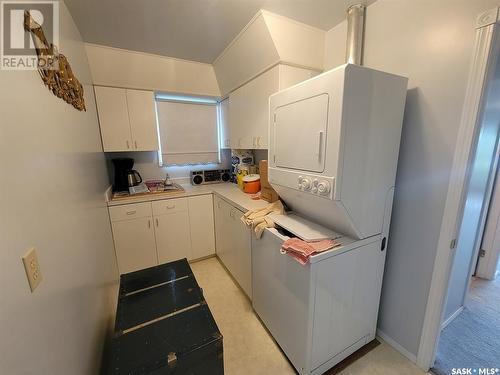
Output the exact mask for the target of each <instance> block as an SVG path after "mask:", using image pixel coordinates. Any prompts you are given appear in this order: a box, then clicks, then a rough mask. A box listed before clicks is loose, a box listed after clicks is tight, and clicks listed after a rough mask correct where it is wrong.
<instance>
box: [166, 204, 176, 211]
mask: <svg viewBox="0 0 500 375" xmlns="http://www.w3.org/2000/svg"><path fill="white" fill-rule="evenodd" d="M172 208H175V204H174V205H171V206H167V210H171V209H172Z"/></svg>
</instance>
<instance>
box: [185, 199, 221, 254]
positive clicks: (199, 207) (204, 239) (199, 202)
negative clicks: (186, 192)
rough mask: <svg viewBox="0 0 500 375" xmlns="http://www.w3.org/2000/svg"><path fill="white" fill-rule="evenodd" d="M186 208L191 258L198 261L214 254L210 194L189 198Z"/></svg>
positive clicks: (212, 206) (212, 211) (212, 208)
mask: <svg viewBox="0 0 500 375" xmlns="http://www.w3.org/2000/svg"><path fill="white" fill-rule="evenodd" d="M188 208H189V229H190V232H191V256H192V258H193V259H198V258H203V257H206V256H209V255H213V254H215V232H214V203H213V198H212V194H210V195H198V196H196V197H189V199H188Z"/></svg>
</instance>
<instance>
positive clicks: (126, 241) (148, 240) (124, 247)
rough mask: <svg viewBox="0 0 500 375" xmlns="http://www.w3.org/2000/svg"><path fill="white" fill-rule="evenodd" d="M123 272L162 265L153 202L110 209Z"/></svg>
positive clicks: (116, 246)
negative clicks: (159, 257)
mask: <svg viewBox="0 0 500 375" xmlns="http://www.w3.org/2000/svg"><path fill="white" fill-rule="evenodd" d="M110 216H111V222H112V223H111V224H112V228H113V238H114V241H115V251H116V259H117V261H118V269H119V271H120V274H122V273H127V272H132V271H137V270H139V269H142V268H148V267H152V266H155V265H157V264H158V257H157V255H156V244H155V232H154V228H153V218H152V217H151V207H150V204H149V203H139V204H133V205H127V206H117V207H112V208H110Z"/></svg>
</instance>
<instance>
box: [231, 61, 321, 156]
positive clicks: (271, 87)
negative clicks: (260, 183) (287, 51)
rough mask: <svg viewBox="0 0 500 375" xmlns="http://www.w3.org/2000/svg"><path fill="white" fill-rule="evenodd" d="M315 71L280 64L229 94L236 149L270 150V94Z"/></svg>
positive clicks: (232, 136)
mask: <svg viewBox="0 0 500 375" xmlns="http://www.w3.org/2000/svg"><path fill="white" fill-rule="evenodd" d="M313 75H314V72H313V71H311V70H308V69H302V68H295V67H291V66H287V65H276V66H275V67H274V68H272V69H269V70H268V71H267V72H264V73H263V74H261V75H259V76H257V77H256V78H254V79H253V80H251V81H250V82H248V83H247V84H245V85H243V86H241V87H240V88H238V89H237V90H235V91H233V92H232V93H231V94H230V95H229V128H230V145H231V148H236V149H239V148H241V149H267V148H268V131H269V130H268V129H269V96H271V95H272V94H274V93H276V92H278V91H279V90H282V89H285V88H287V87H290V86H292V85H294V84H296V83H299V82H302V81H304V80H306V79H309V78H311V77H312V76H313Z"/></svg>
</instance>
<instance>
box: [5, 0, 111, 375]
mask: <svg viewBox="0 0 500 375" xmlns="http://www.w3.org/2000/svg"><path fill="white" fill-rule="evenodd" d="M60 6H61V18H60V21H61V40H60V46H59V47H60V50H61V51H62V52H63V53H64V54H65V55H66V56H67V57H68V59H69V62H70V63H71V66H72V68H73V71H74V73H75V74H76V76H77V77H78V78H79V80H80V81H81V82H82V83H83V84H84V89H85V98H86V104H87V112H79V111H77V110H76V109H74V108H73V107H72V106H70V105H68V104H66V103H65V102H64V101H63V100H61V99H59V98H57V97H55V96H54V95H53V94H52V93H51V92H49V91H48V90H47V88H46V87H44V85H43V83H42V81H41V79H40V76H39V74H38V72H36V71H22V72H21V71H1V70H0V113H1V117H0V156H1V158H2V161H3V163H2V173H3V176H4V180H3V183H2V184H1V185H0V207H1V210H0V238H1V245H0V246H1V248H0V284H1V292H0V332H1V336H2V339H1V340H0V373H1V374H10V375H14V374H16V375H17V374H54V375H58V374H71V375H89V374H97V373H98V368H99V366H100V359H101V355H102V345H103V341H104V336H105V333H106V331H107V330H108V329H109V327H110V323H111V321H112V317H113V316H114V311H115V303H116V295H117V290H116V285H117V278H118V271H117V267H116V261H115V255H114V250H113V244H112V237H111V230H110V223H109V217H108V213H107V209H106V207H105V205H104V191H105V189H106V187H107V183H108V177H107V174H106V167H105V160H104V155H103V153H102V149H101V141H100V136H99V128H98V124H97V116H96V108H95V103H94V96H93V94H92V87H91V78H90V72H89V70H88V65H87V59H86V55H85V50H84V47H83V44H82V42H81V38H80V35H79V33H78V30H77V29H76V27H75V25H74V23H73V20H72V18H71V16H70V15H69V13H68V11H67V9H66V7H65V5H64V3H62V2H61V3H60ZM31 246H35V247H36V248H37V251H38V257H39V262H40V266H41V271H42V274H43V281H42V283H41V284H40V286H39V287H38V289H37V290H35V292H34V293H33V294H32V293H31V292H30V290H29V286H28V282H27V280H26V275H25V272H24V268H23V265H22V261H21V256H22V255H23V254H24V253H25V252H26V250H28V248H29V247H31Z"/></svg>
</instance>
